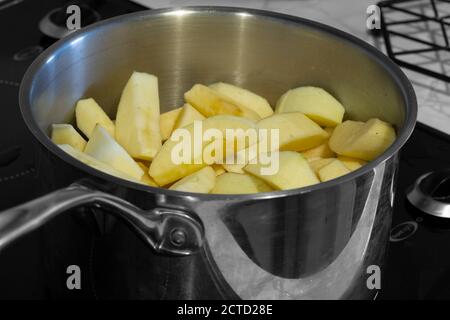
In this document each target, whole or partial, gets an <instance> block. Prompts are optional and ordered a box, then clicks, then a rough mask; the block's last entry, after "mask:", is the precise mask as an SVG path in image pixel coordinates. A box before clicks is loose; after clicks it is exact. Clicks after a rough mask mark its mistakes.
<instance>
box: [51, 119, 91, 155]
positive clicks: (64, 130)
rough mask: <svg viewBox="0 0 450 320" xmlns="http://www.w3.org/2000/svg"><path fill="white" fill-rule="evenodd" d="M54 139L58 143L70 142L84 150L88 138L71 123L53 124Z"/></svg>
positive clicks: (78, 148)
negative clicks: (85, 138)
mask: <svg viewBox="0 0 450 320" xmlns="http://www.w3.org/2000/svg"><path fill="white" fill-rule="evenodd" d="M52 141H53V142H54V143H56V144H61V145H63V144H68V145H71V146H72V147H74V148H75V149H77V150H79V151H83V150H84V147H85V146H86V140H84V139H83V137H82V136H81V135H80V134H79V133H78V131H77V130H75V128H74V127H73V126H72V125H70V124H53V125H52Z"/></svg>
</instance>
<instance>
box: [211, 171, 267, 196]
mask: <svg viewBox="0 0 450 320" xmlns="http://www.w3.org/2000/svg"><path fill="white" fill-rule="evenodd" d="M268 191H273V189H272V188H271V187H270V186H269V185H268V184H267V183H265V182H264V181H262V180H261V179H259V178H257V177H254V176H251V175H249V174H239V173H230V172H227V173H224V174H222V175H220V176H219V177H217V178H216V184H215V186H214V188H213V189H212V191H211V193H215V194H247V193H258V192H268Z"/></svg>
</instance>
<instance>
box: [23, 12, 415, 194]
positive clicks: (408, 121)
mask: <svg viewBox="0 0 450 320" xmlns="http://www.w3.org/2000/svg"><path fill="white" fill-rule="evenodd" d="M205 12H206V13H209V14H232V15H244V14H247V15H250V16H255V17H259V18H265V19H275V20H277V21H279V22H282V23H289V24H292V25H297V26H301V27H307V28H311V29H313V30H316V31H321V32H325V33H327V34H329V35H331V36H334V37H336V38H339V39H341V40H344V41H347V42H349V43H350V44H353V45H354V46H356V47H357V48H358V49H359V50H361V51H362V52H364V53H365V54H366V55H368V56H370V58H372V59H373V60H375V61H376V62H377V63H378V64H379V65H380V66H382V67H384V68H385V70H386V72H387V73H389V75H390V76H391V77H392V79H393V80H394V82H396V83H397V85H398V86H399V89H400V90H401V93H402V96H403V99H404V102H405V119H404V125H403V127H402V129H401V130H400V131H399V132H398V135H397V138H396V140H395V141H394V143H393V144H392V145H391V146H390V147H389V148H388V149H387V150H386V151H385V152H384V153H382V154H381V155H380V156H378V157H377V158H376V159H374V160H372V161H370V162H369V163H368V164H366V165H364V166H363V167H361V168H359V169H357V170H355V171H353V172H351V173H349V174H346V175H344V176H341V177H339V178H336V179H333V180H330V181H327V182H321V183H318V184H315V185H311V186H306V187H302V188H297V189H289V190H278V191H271V192H262V193H253V194H225V195H223V194H202V193H192V192H183V191H176V190H169V189H164V188H159V187H151V186H146V185H144V184H140V183H137V182H132V181H129V180H125V179H122V178H118V177H115V176H112V175H110V174H107V173H104V172H102V171H100V170H97V169H94V168H92V167H90V166H89V165H86V164H84V163H82V162H81V161H79V160H77V159H75V158H73V157H72V156H70V155H69V154H67V153H65V152H64V151H63V150H62V149H61V148H59V147H58V146H57V145H56V144H54V143H53V142H52V141H51V140H50V138H49V136H48V135H47V134H46V133H45V132H44V131H42V130H41V129H40V127H39V126H38V124H37V122H36V120H35V119H34V117H33V114H32V111H31V104H30V99H29V98H30V94H31V92H32V89H33V82H34V75H35V74H36V73H37V72H38V71H39V70H40V68H41V67H42V66H43V65H44V64H45V63H46V62H47V61H48V60H49V59H52V58H53V56H54V55H56V54H58V52H59V51H60V50H62V49H63V48H65V47H66V46H67V45H69V44H70V43H71V42H72V41H74V40H76V39H80V38H82V37H83V36H84V35H85V34H88V33H91V32H95V31H98V30H100V29H102V28H108V27H109V26H111V25H116V24H121V23H126V22H127V21H130V20H140V19H155V18H158V17H162V16H165V15H173V14H178V13H181V14H202V13H203V14H204V13H205ZM19 105H20V110H21V113H22V117H23V119H24V121H25V123H26V125H27V127H28V129H29V130H30V131H31V132H32V134H33V135H34V136H35V138H36V139H37V140H38V141H39V142H40V143H41V144H42V145H43V146H44V147H45V148H46V149H47V150H49V151H51V152H52V153H53V154H55V155H56V156H57V157H59V158H60V159H62V160H64V161H65V162H67V163H69V164H70V165H72V166H74V167H76V168H78V169H80V170H81V171H83V172H85V173H87V174H89V175H92V176H95V177H98V178H101V179H103V180H106V181H109V182H113V183H115V184H119V185H122V186H125V187H127V188H131V189H137V190H140V191H146V192H152V193H157V194H161V195H166V196H175V197H179V196H189V197H191V198H193V199H198V200H206V201H208V200H227V199H233V200H243V201H245V200H258V199H272V198H280V197H287V196H293V195H298V194H303V193H308V192H313V191H316V190H321V189H326V188H331V187H335V186H337V185H339V184H342V183H346V182H348V181H350V180H353V179H355V178H357V177H360V176H362V175H364V174H366V173H368V172H369V171H372V170H374V168H376V167H377V166H378V165H380V164H382V163H384V162H385V161H387V160H388V159H389V158H391V157H392V156H394V155H395V154H396V153H397V152H398V151H399V150H400V148H401V147H402V146H403V145H404V144H405V143H406V141H407V140H408V138H409V137H410V135H411V133H412V131H413V130H414V127H415V123H416V119H417V100H416V96H415V93H414V89H413V87H412V84H411V83H410V81H409V80H408V78H407V77H406V75H405V74H404V73H403V71H401V69H400V68H399V67H398V66H397V65H396V64H395V63H394V62H393V61H392V60H390V59H389V58H388V57H387V56H386V55H384V54H383V53H382V52H381V51H379V50H378V49H376V48H375V47H373V46H372V45H370V44H369V43H367V42H365V41H363V40H361V39H359V38H357V37H355V36H353V35H351V34H349V33H347V32H344V31H341V30H339V29H336V28H334V27H331V26H328V25H325V24H322V23H319V22H315V21H312V20H308V19H304V18H300V17H296V16H292V15H287V14H282V13H277V12H271V11H266V10H260V9H250V8H240V7H239V8H238V7H225V6H182V7H174V8H164V9H152V10H151V11H150V10H145V11H139V12H134V13H129V14H125V15H121V16H118V17H114V18H110V19H106V20H103V21H100V22H97V23H94V24H92V25H90V26H87V27H85V28H83V29H81V30H79V31H76V32H74V33H72V34H70V35H68V36H67V37H65V38H64V39H61V40H60V41H57V42H56V43H54V44H53V45H51V46H50V47H49V48H47V49H46V50H45V51H44V52H43V53H42V54H41V55H39V57H38V58H37V59H36V60H35V61H33V63H32V64H31V65H30V67H29V68H28V70H27V71H26V73H25V75H24V77H23V79H22V82H21V85H20V90H19Z"/></svg>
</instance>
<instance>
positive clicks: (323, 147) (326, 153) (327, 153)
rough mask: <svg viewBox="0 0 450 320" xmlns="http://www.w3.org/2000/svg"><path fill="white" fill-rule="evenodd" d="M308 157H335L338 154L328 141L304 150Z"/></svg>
mask: <svg viewBox="0 0 450 320" xmlns="http://www.w3.org/2000/svg"><path fill="white" fill-rule="evenodd" d="M302 154H303V156H304V157H305V158H306V159H312V158H333V157H334V156H335V155H336V154H335V153H334V152H333V150H331V149H330V146H329V145H328V141H326V142H324V143H322V144H320V145H318V146H317V147H314V148H312V149H308V150H306V151H303V152H302Z"/></svg>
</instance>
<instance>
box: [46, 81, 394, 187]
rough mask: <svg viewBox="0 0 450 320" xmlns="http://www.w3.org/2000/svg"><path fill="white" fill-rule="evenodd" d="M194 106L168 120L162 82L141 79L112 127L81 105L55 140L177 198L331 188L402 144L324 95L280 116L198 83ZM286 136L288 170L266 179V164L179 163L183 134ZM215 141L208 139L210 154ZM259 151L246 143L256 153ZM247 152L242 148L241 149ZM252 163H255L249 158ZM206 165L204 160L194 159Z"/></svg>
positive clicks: (190, 101) (283, 156)
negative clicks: (180, 194) (272, 132)
mask: <svg viewBox="0 0 450 320" xmlns="http://www.w3.org/2000/svg"><path fill="white" fill-rule="evenodd" d="M184 98H185V101H186V103H185V104H184V105H183V106H182V107H180V108H176V109H173V110H171V111H169V112H165V113H162V114H160V107H159V95H158V79H157V77H155V76H153V75H150V74H146V73H140V72H134V73H133V74H132V76H131V77H130V79H129V80H128V82H127V84H126V86H125V88H124V90H123V92H122V96H121V98H120V102H119V106H118V109H117V115H116V120H115V121H112V120H111V119H110V118H109V117H108V115H107V114H106V113H105V112H104V111H103V109H102V108H101V107H100V106H99V105H98V104H97V103H96V101H95V100H94V99H92V98H90V99H83V100H80V101H78V103H77V105H76V109H75V118H76V126H77V128H78V130H79V131H81V133H82V134H83V135H84V136H85V137H86V138H87V139H88V141H86V139H85V138H83V136H82V135H81V134H80V133H79V132H78V131H77V130H76V129H75V128H74V127H73V126H72V125H70V124H54V125H53V126H52V140H53V142H54V143H56V144H58V145H59V146H60V147H61V148H62V149H63V150H64V151H66V152H67V153H69V154H70V155H72V156H73V157H75V158H77V159H78V160H79V161H82V162H84V163H85V164H87V165H90V166H92V167H94V168H95V169H98V170H101V171H103V172H106V173H108V174H111V175H114V176H118V177H120V178H123V179H128V180H132V181H134V182H140V183H143V184H146V185H149V186H152V187H165V188H169V189H172V190H179V191H186V192H197V193H215V194H245V193H257V192H267V191H273V190H287V189H293V188H300V187H304V186H308V185H312V184H316V183H320V182H321V181H322V182H324V181H329V180H331V179H335V178H337V177H340V176H342V175H345V174H347V173H349V172H351V171H353V170H357V169H358V168H360V167H361V166H363V165H364V164H366V163H367V162H368V161H371V160H373V159H374V158H376V157H377V156H379V155H380V154H381V153H383V152H384V151H385V150H386V149H387V148H388V147H389V146H390V145H391V144H392V142H393V141H394V140H395V137H396V135H395V130H394V128H393V127H392V126H391V125H390V124H389V123H386V122H384V121H381V120H379V119H370V120H368V121H367V122H360V121H352V120H347V121H344V122H343V118H344V113H345V108H344V107H343V106H342V104H341V103H340V102H339V101H338V100H337V99H335V98H334V97H333V96H332V95H330V94H329V93H328V92H326V91H325V90H323V89H321V88H317V87H299V88H296V89H291V90H289V91H287V92H286V93H285V94H283V95H282V96H281V97H280V99H279V100H278V103H277V105H276V108H275V112H274V111H273V109H272V107H271V106H270V104H269V103H268V102H267V100H266V99H264V98H263V97H261V96H259V95H257V94H255V93H253V92H250V91H248V90H246V89H243V88H239V87H236V86H234V85H230V84H226V83H215V84H212V85H210V86H204V85H201V84H196V85H194V86H193V87H192V88H191V89H190V90H189V91H188V92H186V93H185V95H184ZM194 121H202V127H203V130H206V129H209V128H214V129H218V130H220V131H221V132H225V130H226V129H243V130H244V131H245V130H247V129H256V130H260V129H279V149H277V150H271V151H272V152H274V151H276V152H278V151H279V153H278V156H279V157H278V159H279V169H278V170H277V171H276V172H274V173H273V174H270V175H267V174H261V172H262V170H261V169H262V167H263V166H264V165H263V164H261V163H259V162H258V161H251V162H250V161H247V162H245V163H240V164H226V163H219V162H218V163H213V164H210V165H208V164H207V163H204V161H203V160H202V159H203V158H202V159H192V160H193V161H192V162H190V163H182V164H176V163H174V162H173V161H172V160H171V159H172V158H171V155H172V151H173V149H174V148H175V146H176V145H177V143H178V142H177V140H174V139H171V137H172V135H173V133H174V132H176V130H177V129H179V128H183V129H185V130H187V132H189V134H191V135H193V134H194V132H193V131H194ZM206 145H207V144H206V142H205V141H202V146H201V147H202V148H205V146H206ZM250 147H251V146H249V145H244V148H245V149H243V151H244V152H246V150H247V149H250ZM233 151H234V152H236V151H242V150H233ZM248 158H249V157H247V160H250V159H248ZM194 160H198V161H194Z"/></svg>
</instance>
